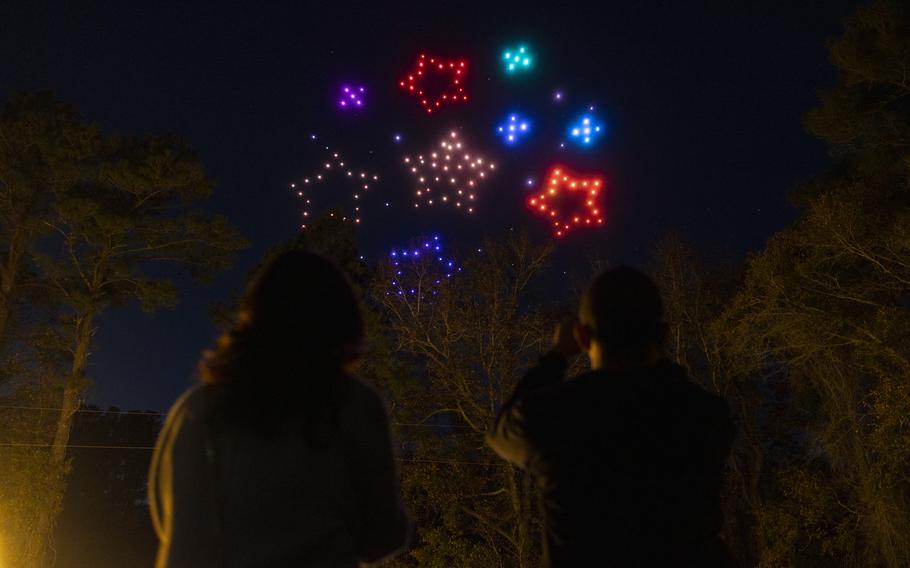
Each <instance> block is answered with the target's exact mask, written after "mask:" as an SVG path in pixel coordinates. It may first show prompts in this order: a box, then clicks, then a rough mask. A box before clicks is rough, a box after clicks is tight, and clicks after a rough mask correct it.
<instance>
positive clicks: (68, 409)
mask: <svg viewBox="0 0 910 568" xmlns="http://www.w3.org/2000/svg"><path fill="white" fill-rule="evenodd" d="M93 322H94V314H93V312H92V311H91V310H89V311H88V312H87V313H85V314H83V315H82V316H80V318H79V319H78V321H77V323H76V338H75V349H74V350H73V365H72V368H71V371H70V374H69V376H67V377H66V379H65V382H64V384H63V400H62V402H61V404H60V414H59V415H58V416H57V428H56V432H55V433H54V441H53V446H54V447H53V448H51V463H50V465H51V467H52V468H53V469H55V470H59V469H62V468H63V466H64V464H65V463H66V446H67V444H69V439H70V429H71V428H72V424H73V415H74V414H75V413H76V410H78V409H79V404H80V403H81V395H82V389H83V388H84V384H83V379H84V377H85V368H86V365H87V364H88V356H89V348H90V347H91V342H92V324H93Z"/></svg>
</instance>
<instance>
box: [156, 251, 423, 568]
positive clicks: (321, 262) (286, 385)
mask: <svg viewBox="0 0 910 568" xmlns="http://www.w3.org/2000/svg"><path fill="white" fill-rule="evenodd" d="M362 342H363V323H362V319H361V313H360V309H359V306H358V303H357V300H356V298H355V296H354V293H353V291H352V290H351V288H350V286H349V285H348V283H347V281H346V280H345V278H344V276H343V275H342V274H341V273H340V272H339V271H338V270H337V269H336V268H335V267H334V266H333V265H332V264H331V263H329V262H328V261H327V260H325V259H323V258H321V257H319V256H316V255H313V254H309V253H305V252H301V251H290V252H285V253H283V254H281V255H279V256H278V257H277V258H276V259H275V260H274V261H273V262H271V263H270V264H269V265H268V266H266V267H265V268H264V269H263V271H262V272H261V274H260V275H259V277H258V278H256V280H255V281H254V283H253V284H252V286H251V287H250V289H249V291H248V292H247V294H246V296H245V297H244V298H243V300H242V303H241V306H240V309H239V312H238V315H237V322H236V324H235V326H234V328H233V329H232V330H231V331H230V332H228V333H227V334H225V335H224V336H223V337H222V338H221V339H220V340H219V343H218V346H217V348H216V349H215V350H214V351H213V352H210V353H207V354H206V357H205V358H204V360H203V362H202V364H201V375H202V381H201V384H199V385H197V386H194V387H192V388H190V389H189V390H188V391H187V392H186V393H184V395H183V396H182V397H181V398H180V399H179V400H178V401H177V403H176V404H175V405H174V407H173V408H172V409H171V412H170V414H169V415H168V418H167V421H166V423H165V425H164V429H163V430H162V432H161V435H160V437H159V439H158V443H157V446H156V448H155V454H154V457H153V459H152V467H151V472H150V478H149V502H150V506H151V512H152V520H153V522H154V525H155V529H156V531H157V533H158V537H159V539H160V548H159V551H158V559H157V566H158V567H159V568H164V567H167V568H183V567H221V566H232V567H233V566H237V567H257V568H258V567H279V566H281V567H285V566H307V567H333V568H334V567H345V568H347V567H356V566H358V563H360V562H374V561H378V560H380V559H382V558H383V557H386V556H387V555H390V554H392V553H394V552H395V551H397V550H398V549H400V548H401V547H403V546H404V544H405V543H406V540H407V538H408V532H409V521H408V518H407V516H406V513H405V510H404V507H403V506H402V503H401V496H400V489H399V479H398V470H397V465H396V462H395V461H394V458H393V450H392V445H391V441H390V438H389V426H388V417H387V415H386V411H385V407H384V406H383V403H382V402H381V400H380V398H379V396H378V395H377V394H376V392H375V391H374V390H373V389H372V388H370V387H369V386H367V385H366V384H364V383H363V382H361V381H360V380H358V379H357V378H355V377H353V376H352V375H351V374H350V373H349V372H348V369H349V368H350V366H351V365H352V364H353V363H354V362H356V361H357V360H358V358H359V356H360V353H361V351H362Z"/></svg>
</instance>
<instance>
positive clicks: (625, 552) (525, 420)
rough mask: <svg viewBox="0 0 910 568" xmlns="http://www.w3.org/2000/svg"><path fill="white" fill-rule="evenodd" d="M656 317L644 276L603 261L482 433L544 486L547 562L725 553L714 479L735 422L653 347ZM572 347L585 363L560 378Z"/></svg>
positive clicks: (658, 338) (605, 562)
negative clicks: (572, 319)
mask: <svg viewBox="0 0 910 568" xmlns="http://www.w3.org/2000/svg"><path fill="white" fill-rule="evenodd" d="M573 328H574V329H573ZM665 330H666V326H665V324H664V322H663V316H662V307H661V300H660V294H659V292H658V290H657V288H656V287H655V285H654V283H653V282H652V281H651V280H650V279H649V278H648V277H647V276H645V275H644V274H642V273H641V272H638V271H636V270H633V269H631V268H625V267H620V268H614V269H611V270H607V271H605V272H603V273H602V274H600V275H599V276H598V277H597V278H596V279H595V280H594V282H593V283H592V284H591V286H590V287H589V288H588V290H587V291H586V292H585V294H584V296H583V298H582V303H581V308H580V310H579V320H578V323H574V324H568V323H566V324H562V325H560V326H559V327H558V328H557V331H556V337H555V345H554V347H553V349H552V351H550V352H549V353H548V354H546V355H544V356H543V357H542V358H541V360H540V363H539V365H538V366H537V367H535V368H533V369H532V370H531V371H530V372H529V373H528V374H527V375H526V376H525V377H524V378H523V379H522V380H521V381H520V382H519V384H518V385H517V387H516V389H515V394H514V395H513V396H512V398H511V399H510V400H509V401H508V402H506V403H505V404H504V405H503V407H502V410H501V411H500V414H499V416H498V417H497V419H496V422H495V424H494V427H493V431H492V432H491V434H490V435H489V436H488V443H489V444H490V446H491V447H492V448H493V449H494V450H495V451H496V452H497V453H498V454H499V455H500V456H502V457H503V458H505V459H506V460H508V461H510V462H512V463H515V464H517V465H519V466H521V467H523V468H525V469H527V470H528V471H530V472H531V473H532V475H533V476H534V478H535V480H536V482H537V484H538V487H539V488H540V490H541V500H542V503H541V504H542V509H543V516H544V522H545V527H546V539H545V543H544V553H545V556H546V564H547V565H548V566H553V567H567V566H571V567H573V568H574V567H581V566H622V567H625V566H668V567H669V566H674V567H675V566H698V567H702V566H723V565H726V564H727V560H726V559H727V554H726V550H725V548H724V547H723V544H722V543H721V541H720V539H719V537H718V532H719V531H720V528H721V524H722V522H723V517H722V514H721V510H720V503H719V493H720V485H721V475H722V470H723V466H724V462H725V460H726V458H727V456H728V454H729V452H730V449H731V443H732V438H733V426H732V423H731V421H730V418H729V414H728V409H727V405H726V403H725V402H724V401H723V400H722V399H721V398H719V397H717V396H715V395H712V394H709V393H708V392H706V391H704V390H702V389H701V388H699V387H698V386H696V385H695V384H693V383H692V382H690V381H689V380H688V379H687V377H686V372H685V370H683V368H681V367H679V366H678V365H675V364H673V363H671V362H669V361H668V360H666V359H664V358H663V356H662V354H661V346H662V343H663V341H664V336H665V334H666V331H665ZM573 332H574V337H573ZM580 349H584V351H586V352H587V354H588V357H589V358H590V361H591V369H592V370H591V372H588V373H585V374H582V375H580V376H578V377H576V378H574V379H572V380H569V381H565V382H564V381H563V377H564V375H565V372H566V368H567V360H568V358H569V357H571V356H573V355H575V354H576V353H578V352H579V351H580Z"/></svg>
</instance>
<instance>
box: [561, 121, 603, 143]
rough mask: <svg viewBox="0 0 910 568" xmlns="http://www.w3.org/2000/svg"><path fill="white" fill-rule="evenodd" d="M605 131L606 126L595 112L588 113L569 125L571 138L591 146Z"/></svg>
mask: <svg viewBox="0 0 910 568" xmlns="http://www.w3.org/2000/svg"><path fill="white" fill-rule="evenodd" d="M603 133H604V126H603V124H601V123H600V122H599V121H598V120H597V117H595V116H594V115H593V114H590V113H586V114H583V115H581V116H580V117H578V118H577V119H576V120H575V121H574V122H573V123H571V124H570V125H569V139H570V140H572V141H573V142H575V143H576V144H578V145H580V146H591V145H593V144H594V143H595V142H597V139H598V138H600V137H601V136H602V135H603Z"/></svg>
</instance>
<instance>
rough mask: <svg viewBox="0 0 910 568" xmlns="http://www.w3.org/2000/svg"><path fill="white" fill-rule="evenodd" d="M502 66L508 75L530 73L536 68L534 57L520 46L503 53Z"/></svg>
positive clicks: (524, 47)
mask: <svg viewBox="0 0 910 568" xmlns="http://www.w3.org/2000/svg"><path fill="white" fill-rule="evenodd" d="M502 65H503V68H504V69H505V71H506V74H508V75H515V74H517V73H523V72H527V71H530V70H531V68H532V67H533V66H534V57H533V56H532V55H531V52H530V50H529V49H528V48H527V47H526V46H524V45H519V46H516V47H514V48H509V49H506V50H505V51H503V52H502Z"/></svg>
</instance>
